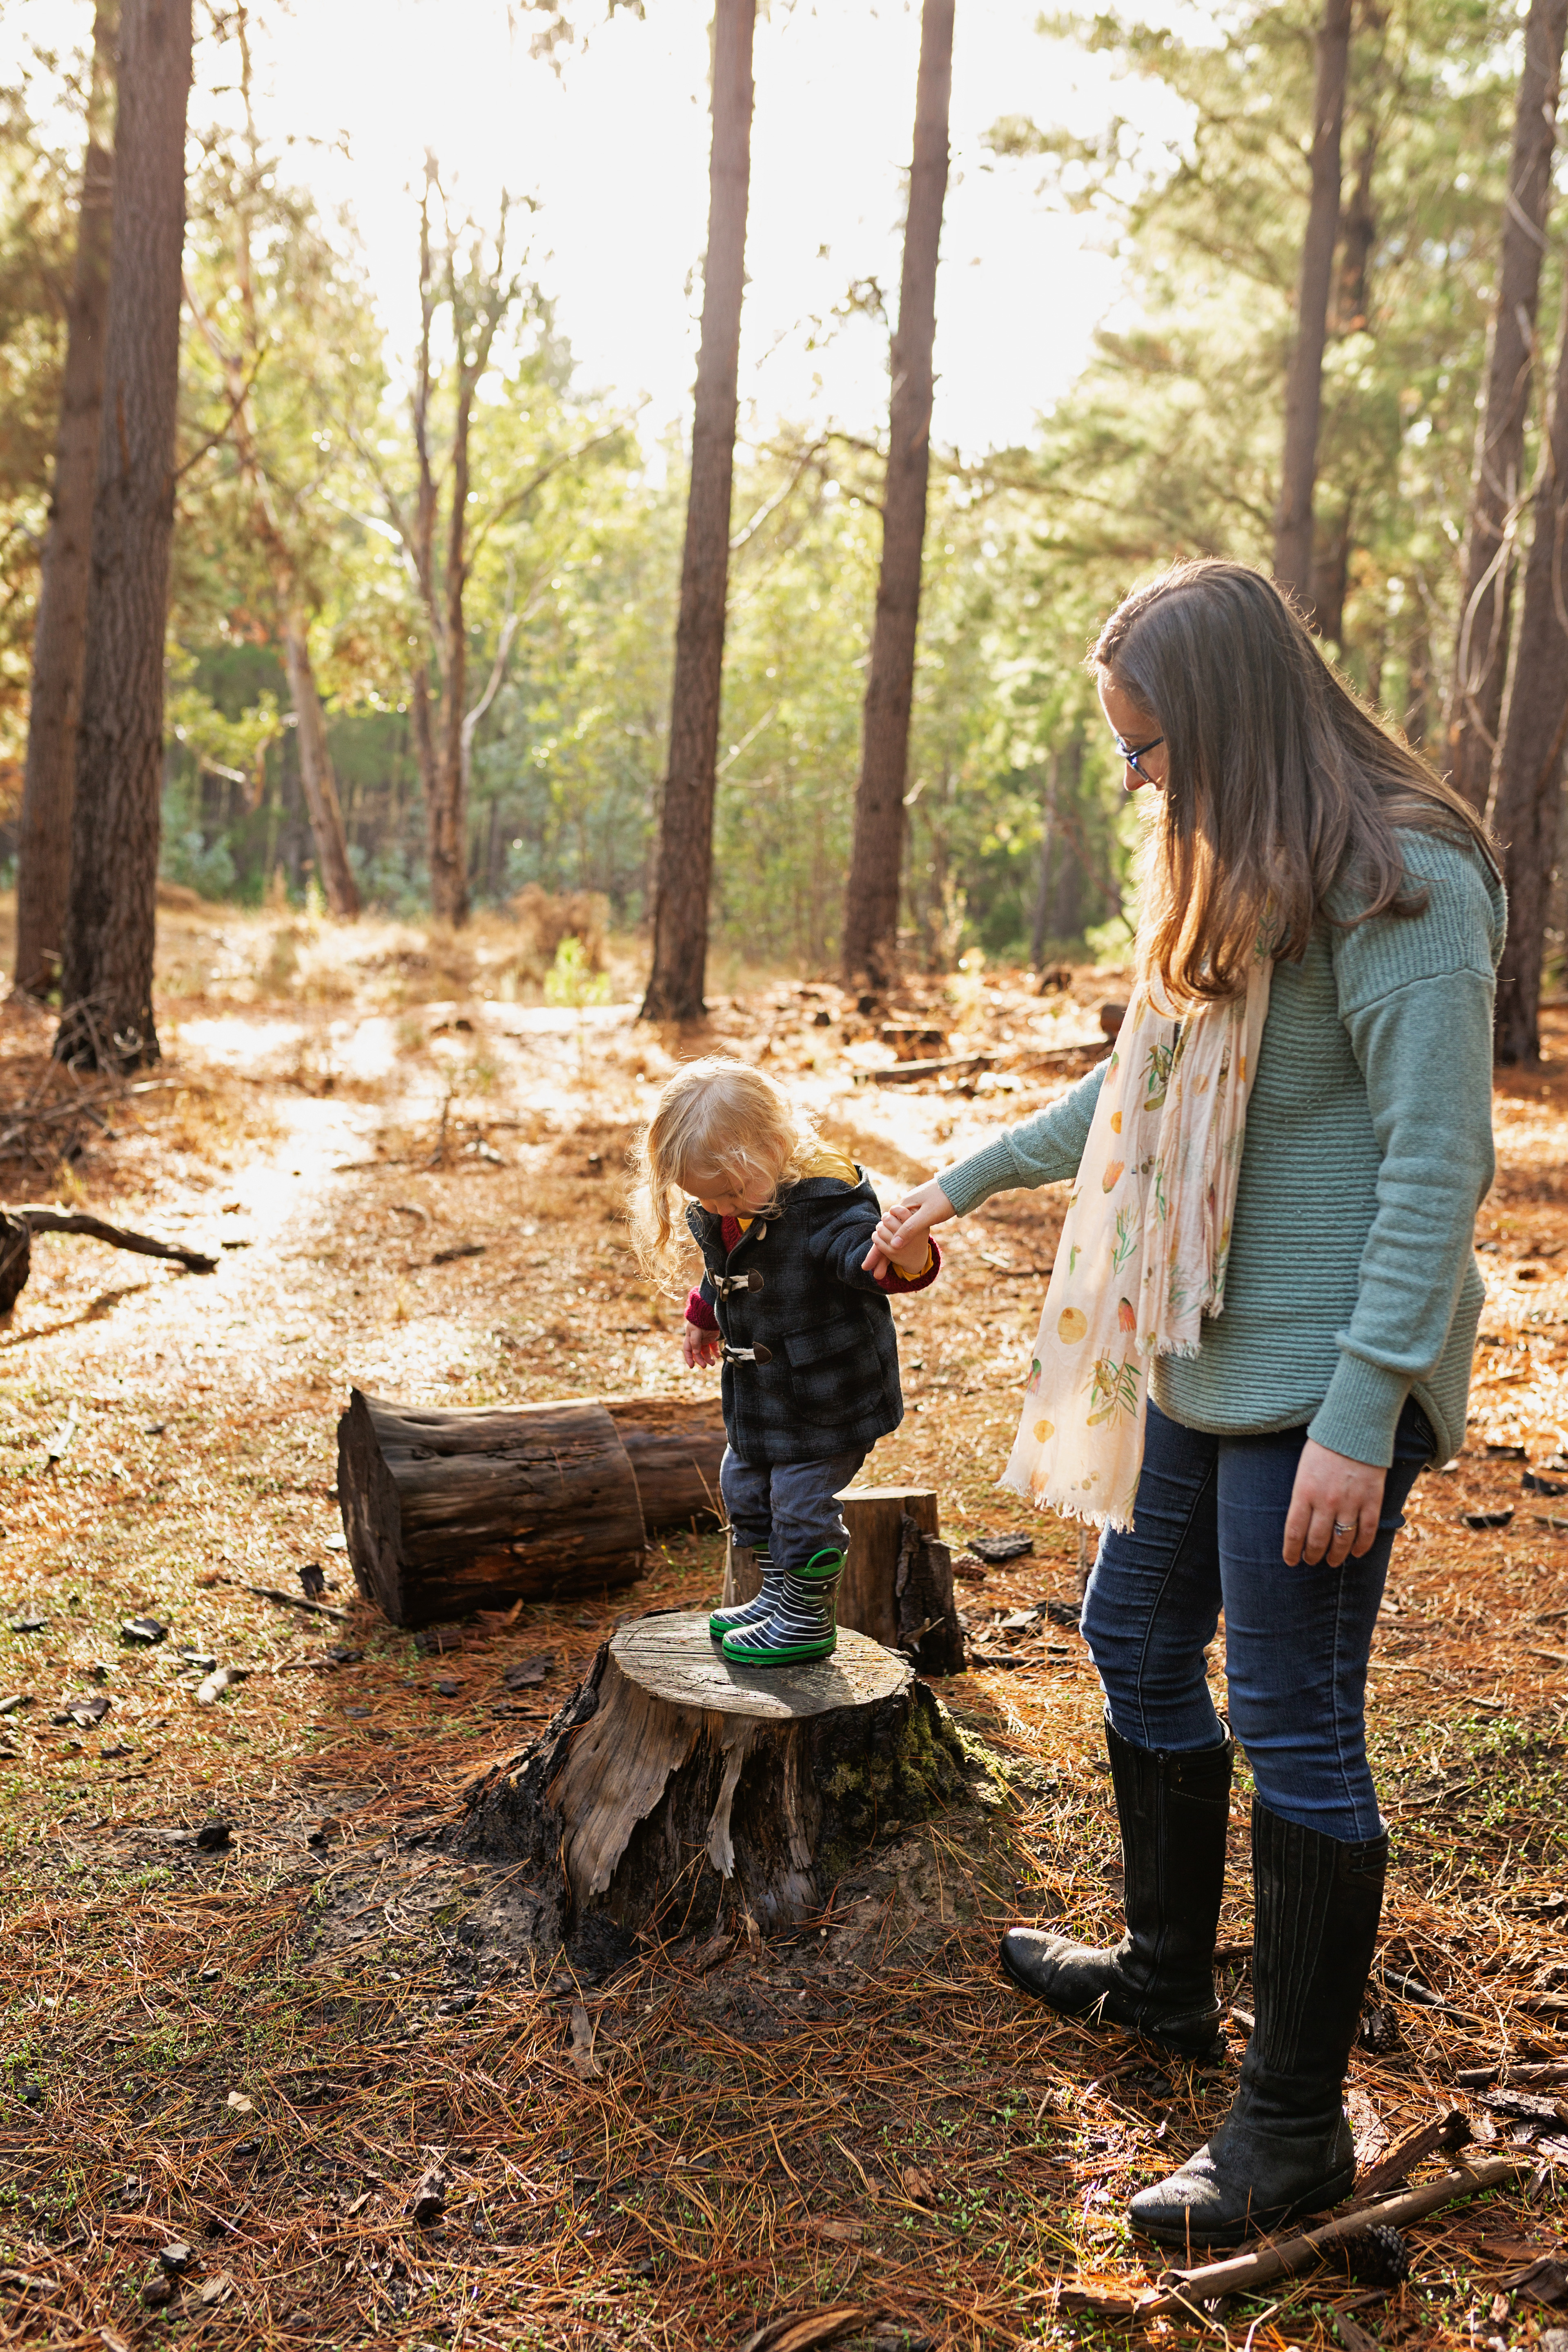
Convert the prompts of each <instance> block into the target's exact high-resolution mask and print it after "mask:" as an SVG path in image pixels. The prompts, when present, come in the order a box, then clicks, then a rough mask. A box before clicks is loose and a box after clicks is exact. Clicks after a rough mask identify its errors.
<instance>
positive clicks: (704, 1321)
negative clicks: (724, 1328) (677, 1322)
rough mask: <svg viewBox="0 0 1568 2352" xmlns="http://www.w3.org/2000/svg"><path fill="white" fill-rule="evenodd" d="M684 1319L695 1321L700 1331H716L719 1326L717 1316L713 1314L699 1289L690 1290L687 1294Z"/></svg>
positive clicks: (690, 1321)
mask: <svg viewBox="0 0 1568 2352" xmlns="http://www.w3.org/2000/svg"><path fill="white" fill-rule="evenodd" d="M686 1319H687V1321H688V1322H689V1323H695V1324H696V1326H697V1328H698V1329H699V1330H700V1331H717V1329H718V1328H719V1318H718V1317H717V1315H715V1314H714V1312H713V1309H712V1308H711V1307H710V1306H709V1304H708V1301H707V1300H706V1299H705V1298H704V1297H703V1296H702V1293H701V1291H700V1290H692V1291H689V1293H688V1294H687V1300H686Z"/></svg>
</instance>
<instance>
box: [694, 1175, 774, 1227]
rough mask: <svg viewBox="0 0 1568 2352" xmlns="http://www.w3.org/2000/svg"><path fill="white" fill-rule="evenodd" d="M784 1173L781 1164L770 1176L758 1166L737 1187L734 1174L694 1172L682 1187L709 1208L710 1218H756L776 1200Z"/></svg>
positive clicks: (704, 1206) (700, 1205) (702, 1206)
mask: <svg viewBox="0 0 1568 2352" xmlns="http://www.w3.org/2000/svg"><path fill="white" fill-rule="evenodd" d="M783 1174H784V1169H783V1166H782V1164H781V1166H779V1167H778V1168H776V1169H774V1170H773V1173H772V1175H771V1176H770V1175H769V1174H767V1173H766V1172H765V1171H763V1170H762V1169H759V1170H758V1171H757V1172H756V1174H755V1175H754V1176H751V1177H748V1178H747V1179H746V1181H745V1183H744V1185H743V1186H742V1187H740V1188H737V1187H736V1184H735V1179H734V1178H733V1176H730V1175H722V1174H719V1173H717V1172H715V1173H714V1174H712V1175H709V1174H707V1173H706V1172H704V1173H702V1174H700V1175H699V1174H697V1173H695V1172H693V1173H692V1174H691V1175H690V1176H689V1178H688V1179H687V1181H686V1184H685V1186H684V1187H683V1189H684V1190H687V1191H689V1192H691V1193H692V1195H693V1197H694V1198H695V1200H696V1202H697V1205H698V1207H699V1208H700V1209H706V1210H707V1212H708V1213H709V1215H710V1217H754V1216H757V1215H758V1214H759V1213H761V1212H762V1211H763V1209H765V1208H766V1207H767V1205H768V1202H770V1201H771V1200H772V1199H773V1194H774V1193H775V1192H777V1190H778V1181H779V1178H780V1177H781V1176H782V1175H783Z"/></svg>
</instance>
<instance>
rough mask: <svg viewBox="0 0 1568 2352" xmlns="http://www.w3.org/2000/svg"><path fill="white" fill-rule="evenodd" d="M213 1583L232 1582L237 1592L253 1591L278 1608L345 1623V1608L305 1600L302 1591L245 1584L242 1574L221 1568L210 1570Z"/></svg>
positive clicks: (257, 1596) (277, 1586) (267, 1585)
mask: <svg viewBox="0 0 1568 2352" xmlns="http://www.w3.org/2000/svg"><path fill="white" fill-rule="evenodd" d="M212 1578H213V1581H214V1583H215V1584H232V1585H233V1587H234V1589H235V1591H237V1592H250V1593H254V1595H255V1597H256V1599H257V1600H258V1601H277V1603H278V1605H279V1608H280V1609H304V1610H306V1611H308V1612H309V1613H310V1615H311V1616H312V1617H335V1618H336V1619H337V1620H338V1622H339V1623H340V1624H342V1623H346V1622H347V1619H348V1613H349V1612H348V1611H347V1610H346V1609H329V1608H328V1606H327V1604H326V1602H325V1601H307V1600H306V1598H305V1596H304V1594H303V1593H302V1592H285V1591H283V1590H282V1589H281V1587H280V1586H279V1585H276V1584H247V1582H246V1580H245V1579H244V1577H243V1576H226V1575H225V1574H224V1572H223V1570H222V1569H221V1568H215V1569H214V1570H213V1571H212Z"/></svg>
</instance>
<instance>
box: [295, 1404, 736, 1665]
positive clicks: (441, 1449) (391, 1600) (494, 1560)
mask: <svg viewBox="0 0 1568 2352" xmlns="http://www.w3.org/2000/svg"><path fill="white" fill-rule="evenodd" d="M723 1448H724V1429H723V1423H722V1419H721V1414H720V1410H719V1405H718V1402H717V1400H716V1399H715V1400H712V1401H711V1402H710V1401H707V1400H703V1401H700V1402H688V1401H687V1400H685V1399H683V1398H668V1397H611V1398H608V1399H603V1400H601V1399H599V1398H595V1397H578V1398H574V1399H572V1400H571V1401H569V1402H565V1403H560V1404H541V1405H498V1406H489V1407H485V1408H483V1409H474V1410H464V1409H462V1408H458V1409H457V1410H452V1409H449V1408H445V1407H441V1406H416V1405H399V1404H392V1403H389V1402H387V1401H386V1400H385V1399H384V1398H381V1397H371V1396H366V1395H364V1394H363V1392H362V1391H360V1390H358V1389H355V1390H353V1391H352V1392H351V1396H350V1400H349V1409H348V1411H347V1412H345V1413H344V1414H343V1416H342V1420H341V1421H340V1422H339V1423H338V1496H339V1502H340V1507H341V1508H342V1516H343V1530H344V1533H345V1535H346V1536H347V1538H348V1547H349V1559H350V1561H351V1563H352V1565H353V1572H354V1581H355V1582H356V1584H357V1585H358V1586H359V1589H360V1591H362V1592H363V1593H365V1594H366V1595H367V1596H368V1597H369V1598H370V1599H371V1600H372V1601H374V1602H375V1603H376V1605H377V1607H378V1608H380V1609H381V1610H383V1611H384V1613H385V1614H386V1616H388V1617H389V1618H390V1619H391V1621H392V1622H393V1623H394V1624H395V1625H428V1624H431V1623H433V1622H436V1621H437V1619H439V1618H445V1617H456V1616H460V1615H461V1614H462V1613H463V1612H465V1611H466V1610H470V1609H474V1608H477V1607H479V1605H480V1604H486V1605H489V1606H492V1607H493V1606H494V1605H495V1604H496V1603H497V1602H500V1601H512V1600H527V1601H542V1600H550V1599H557V1598H561V1597H563V1596H564V1597H570V1596H571V1595H573V1594H575V1593H580V1592H590V1591H604V1590H605V1589H609V1590H611V1591H614V1590H616V1588H618V1587H619V1586H621V1585H625V1584H629V1583H630V1582H631V1581H632V1580H633V1578H634V1577H637V1576H638V1575H640V1574H641V1572H642V1568H643V1561H644V1555H645V1552H646V1549H647V1538H648V1537H649V1535H650V1534H652V1533H654V1532H656V1531H657V1530H658V1528H668V1527H671V1526H677V1525H679V1524H680V1523H682V1522H683V1521H686V1520H689V1519H697V1518H707V1519H710V1520H711V1518H712V1517H714V1516H716V1513H715V1498H716V1496H717V1493H718V1485H719V1461H720V1457H721V1454H722V1452H723Z"/></svg>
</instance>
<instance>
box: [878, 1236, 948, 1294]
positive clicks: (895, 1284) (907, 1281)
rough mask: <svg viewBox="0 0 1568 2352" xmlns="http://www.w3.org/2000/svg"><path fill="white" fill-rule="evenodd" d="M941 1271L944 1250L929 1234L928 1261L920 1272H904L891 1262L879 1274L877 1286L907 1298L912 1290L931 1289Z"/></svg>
mask: <svg viewBox="0 0 1568 2352" xmlns="http://www.w3.org/2000/svg"><path fill="white" fill-rule="evenodd" d="M941 1272H942V1252H941V1250H940V1249H939V1248H938V1247H937V1245H936V1244H935V1242H933V1241H932V1240H931V1238H930V1236H929V1234H928V1236H927V1239H926V1262H925V1264H924V1265H923V1266H922V1267H921V1271H920V1272H919V1274H902V1273H900V1270H899V1268H898V1267H897V1266H896V1265H891V1264H889V1265H885V1266H884V1267H883V1268H882V1271H881V1273H880V1274H879V1276H877V1287H878V1289H879V1290H889V1291H893V1292H896V1293H897V1294H898V1295H899V1296H900V1297H905V1298H907V1297H908V1296H909V1294H910V1291H911V1290H929V1289H930V1288H931V1284H932V1283H933V1282H934V1281H935V1280H936V1278H937V1276H938V1275H939V1274H940V1273H941Z"/></svg>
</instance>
